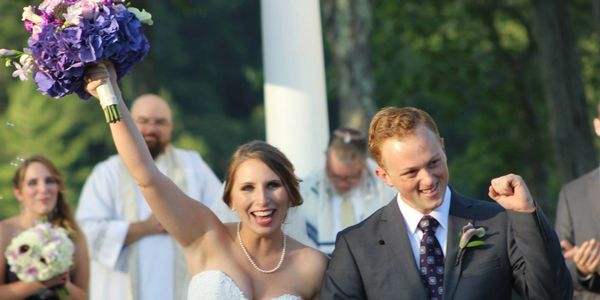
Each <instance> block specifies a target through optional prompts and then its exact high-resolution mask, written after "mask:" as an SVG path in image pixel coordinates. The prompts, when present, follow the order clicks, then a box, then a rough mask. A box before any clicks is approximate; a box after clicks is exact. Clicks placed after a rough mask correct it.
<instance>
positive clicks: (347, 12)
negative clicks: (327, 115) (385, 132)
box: [321, 0, 375, 132]
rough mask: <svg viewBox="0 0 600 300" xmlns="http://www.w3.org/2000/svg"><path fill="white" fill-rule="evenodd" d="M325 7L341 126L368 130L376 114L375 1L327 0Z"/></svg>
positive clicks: (326, 32)
mask: <svg viewBox="0 0 600 300" xmlns="http://www.w3.org/2000/svg"><path fill="white" fill-rule="evenodd" d="M321 7H322V11H323V12H322V14H323V27H324V31H325V36H326V38H327V42H328V46H329V47H328V49H329V52H330V57H331V63H330V68H331V70H330V72H331V74H330V76H328V78H329V85H332V86H333V89H334V90H335V98H336V100H337V103H338V105H337V111H338V116H339V123H340V127H352V128H356V129H360V130H363V131H365V132H366V130H367V129H368V127H369V122H370V120H371V117H372V116H373V115H374V114H375V104H374V101H373V88H374V76H373V72H372V68H371V28H372V24H373V7H372V1H371V0H357V1H348V0H325V1H322V6H321ZM335 119H337V118H335Z"/></svg>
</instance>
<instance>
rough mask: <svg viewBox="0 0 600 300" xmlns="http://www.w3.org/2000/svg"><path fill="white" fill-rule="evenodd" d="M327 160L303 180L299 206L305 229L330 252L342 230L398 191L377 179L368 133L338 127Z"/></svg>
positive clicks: (326, 251)
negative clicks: (368, 147) (370, 154)
mask: <svg viewBox="0 0 600 300" xmlns="http://www.w3.org/2000/svg"><path fill="white" fill-rule="evenodd" d="M325 155H326V156H327V158H326V164H325V167H324V168H323V170H319V171H317V172H315V173H313V174H311V175H309V176H308V177H307V178H304V179H303V181H302V182H301V183H300V193H301V194H302V197H303V198H304V203H303V204H302V205H301V206H300V207H299V210H300V211H301V213H302V215H304V217H305V219H306V231H307V234H308V236H309V238H310V239H311V240H312V241H313V242H314V243H315V245H316V246H317V248H318V249H319V250H321V251H323V252H324V253H326V254H331V253H332V252H333V249H334V246H335V238H336V235H337V233H338V232H339V231H341V230H342V229H344V228H346V227H348V226H351V225H354V224H356V223H358V222H360V221H362V220H364V219H365V218H366V217H368V216H369V215H371V214H372V213H373V212H374V211H376V210H377V209H379V208H380V207H382V206H384V205H385V204H386V203H388V202H389V201H390V199H392V198H393V197H394V195H395V191H394V190H393V189H392V188H390V187H388V186H387V185H385V183H383V182H382V181H381V180H377V177H376V176H375V173H374V170H375V168H376V164H375V163H374V161H373V160H371V159H370V158H368V157H367V138H366V136H365V135H364V134H363V133H362V132H360V131H358V130H355V129H352V128H340V129H336V130H335V131H334V132H333V133H332V135H331V138H330V140H329V146H328V147H327V151H326V152H325Z"/></svg>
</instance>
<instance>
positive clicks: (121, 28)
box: [0, 0, 152, 122]
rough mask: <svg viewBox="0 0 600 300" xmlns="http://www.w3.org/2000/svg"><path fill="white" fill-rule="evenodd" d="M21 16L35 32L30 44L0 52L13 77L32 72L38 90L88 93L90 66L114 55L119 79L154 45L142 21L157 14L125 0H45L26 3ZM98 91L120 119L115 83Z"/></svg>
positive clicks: (109, 114) (108, 111) (110, 115)
mask: <svg viewBox="0 0 600 300" xmlns="http://www.w3.org/2000/svg"><path fill="white" fill-rule="evenodd" d="M22 20H23V22H24V25H25V28H26V29H27V30H28V31H29V32H31V36H30V37H29V40H28V48H25V49H23V51H17V50H6V49H0V58H4V59H5V60H6V66H7V67H8V66H13V67H14V68H15V71H14V72H13V77H19V79H21V80H27V79H28V78H29V75H30V74H32V73H33V79H34V81H35V84H36V86H37V88H38V90H39V91H40V92H42V94H44V95H47V96H50V97H54V98H61V97H64V96H66V95H68V94H71V93H76V94H77V95H79V97H80V98H82V99H88V98H89V97H90V94H88V93H87V92H86V91H85V82H84V80H83V76H84V73H85V68H86V66H88V65H92V64H96V63H100V62H102V61H105V60H110V61H112V63H113V65H114V66H115V69H116V72H117V77H118V78H119V79H120V78H121V77H123V76H124V75H125V74H127V73H128V72H129V71H130V70H131V68H132V67H133V65H135V64H136V63H137V62H139V61H141V60H142V59H143V58H144V57H145V56H146V54H147V53H148V50H149V49H150V44H149V43H148V39H146V36H145V35H144V33H143V32H142V24H141V23H146V24H148V25H152V16H151V15H150V14H149V13H147V12H146V11H144V10H142V11H140V10H139V9H137V8H134V7H127V6H125V4H124V3H123V1H122V0H45V1H44V2H42V4H40V5H39V6H38V7H35V6H27V7H25V8H23V19H22ZM98 93H99V96H100V98H101V99H100V103H101V105H102V107H103V108H104V111H105V116H106V118H107V122H116V121H118V120H119V119H120V116H119V112H118V110H117V107H116V104H117V102H116V97H115V95H114V92H113V91H112V87H111V86H110V83H107V84H105V85H104V86H101V87H100V88H98Z"/></svg>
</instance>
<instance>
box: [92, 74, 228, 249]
mask: <svg viewBox="0 0 600 300" xmlns="http://www.w3.org/2000/svg"><path fill="white" fill-rule="evenodd" d="M109 78H110V82H111V84H112V86H113V89H114V90H115V94H116V95H117V98H118V100H119V104H118V105H119V106H118V107H119V111H120V112H121V121H117V122H115V123H111V124H110V130H111V132H112V136H113V140H114V143H115V146H116V148H117V151H118V152H119V155H120V156H121V159H122V160H123V162H124V163H125V166H126V167H127V170H129V173H130V174H131V175H132V176H133V178H134V179H135V181H136V182H137V184H138V185H139V186H140V189H141V191H142V193H143V194H144V197H145V198H146V201H147V202H148V204H149V205H150V208H151V209H152V212H153V213H154V215H155V216H156V218H157V219H158V221H159V222H160V223H161V225H162V226H163V227H164V228H165V229H166V230H167V231H168V232H169V233H170V234H171V235H172V236H173V237H174V238H175V239H176V240H177V241H178V242H179V243H180V244H181V245H182V246H183V247H188V246H190V245H192V243H194V242H197V241H199V239H201V238H202V236H203V235H204V233H206V232H207V231H209V230H211V229H213V228H215V227H223V224H222V223H221V222H220V220H219V219H218V218H217V217H216V216H215V215H214V214H213V213H212V211H211V210H210V209H208V208H207V207H206V206H204V205H202V204H201V203H199V202H197V201H194V200H193V199H191V198H189V197H188V196H187V195H185V194H184V193H183V191H181V190H180V189H179V188H178V187H177V186H176V185H175V184H174V183H173V182H172V181H171V180H170V179H169V178H168V177H167V176H165V175H163V174H162V173H161V172H160V171H159V170H158V168H157V167H156V165H155V164H154V161H153V159H152V157H151V155H150V152H149V150H148V147H147V146H146V143H145V142H144V140H143V138H142V135H141V134H140V132H139V131H138V129H137V127H136V126H135V124H134V122H133V120H132V118H131V115H130V114H129V110H128V109H127V107H126V105H125V103H124V101H123V99H122V97H121V92H120V90H119V87H118V85H117V80H116V78H117V77H116V74H115V71H114V67H113V66H112V64H110V63H106V64H100V65H97V66H94V67H92V68H90V69H88V70H86V88H87V90H88V92H90V93H91V94H92V95H94V96H96V97H97V93H96V88H97V87H98V86H100V85H101V84H103V83H105V82H107V80H109Z"/></svg>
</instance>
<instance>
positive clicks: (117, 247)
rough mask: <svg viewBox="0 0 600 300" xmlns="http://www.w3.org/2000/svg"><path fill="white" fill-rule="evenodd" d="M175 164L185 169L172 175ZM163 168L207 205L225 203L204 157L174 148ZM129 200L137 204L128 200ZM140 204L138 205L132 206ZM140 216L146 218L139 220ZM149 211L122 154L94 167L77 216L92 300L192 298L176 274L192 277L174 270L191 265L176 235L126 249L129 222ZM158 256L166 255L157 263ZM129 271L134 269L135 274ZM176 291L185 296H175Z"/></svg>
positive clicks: (143, 241) (162, 158)
mask: <svg viewBox="0 0 600 300" xmlns="http://www.w3.org/2000/svg"><path fill="white" fill-rule="evenodd" d="M173 153H174V155H173ZM165 160H167V161H170V162H169V163H167V162H166V161H165ZM173 162H174V163H173ZM174 164H177V165H178V167H177V168H176V169H178V170H179V171H177V172H173V171H167V169H169V170H172V169H173V168H171V167H169V168H167V165H174ZM157 165H158V166H159V168H160V169H161V171H163V172H164V173H165V174H166V175H168V176H170V177H171V179H172V180H173V181H174V182H175V183H176V184H178V185H179V186H180V187H183V191H184V192H186V194H188V196H190V197H191V198H193V199H195V200H197V201H198V202H201V203H202V204H204V205H206V206H207V207H212V205H213V204H214V202H220V201H219V199H220V198H221V194H222V191H223V187H222V184H221V182H220V181H219V179H218V178H217V177H216V176H215V174H214V173H213V172H212V170H211V169H210V168H209V166H208V165H207V164H206V163H205V162H204V160H202V158H201V157H200V155H198V153H196V152H194V151H189V150H183V149H177V148H173V147H169V150H167V154H162V155H160V156H159V157H158V159H157ZM183 177H185V179H183ZM126 189H128V190H126ZM125 198H126V199H130V200H131V201H124V200H123V199H125ZM134 200H135V201H137V202H132V201H134ZM136 206H137V207H136ZM138 213H139V214H141V215H140V216H139V217H138V216H137V214H138ZM149 213H151V212H150V208H149V207H148V205H147V204H146V203H145V201H144V199H143V196H142V194H141V191H140V190H139V188H138V186H137V184H136V183H135V182H134V181H133V179H132V178H131V177H130V176H129V173H128V172H127V171H126V170H125V167H124V165H123V163H122V161H121V158H120V157H119V156H118V155H113V156H111V157H110V158H108V159H106V160H105V161H102V162H100V163H98V164H97V165H96V166H95V167H94V170H93V171H92V173H90V175H89V177H88V178H87V180H86V182H85V184H84V186H83V189H82V191H81V194H80V197H79V203H78V207H77V212H76V219H77V222H78V223H79V224H80V226H81V228H82V230H83V231H84V232H85V235H86V237H87V241H88V249H89V254H90V259H91V262H90V278H91V282H92V284H90V289H89V298H90V300H105V299H111V300H127V299H130V298H135V300H137V299H141V298H145V299H143V300H149V299H156V300H159V299H160V300H175V299H176V300H181V299H185V298H186V297H185V293H186V289H185V285H186V284H187V281H186V279H185V278H181V277H180V278H173V275H174V274H185V275H186V276H187V272H183V273H182V272H179V271H176V272H175V273H174V272H173V270H174V269H175V268H177V270H183V268H184V267H185V266H184V264H183V262H182V260H181V259H179V260H178V262H176V260H175V257H176V256H178V257H182V256H183V255H177V254H176V253H175V249H176V248H175V246H174V245H175V242H174V241H173V239H172V237H170V236H168V235H164V234H163V235H152V236H148V237H144V238H142V239H141V240H139V241H137V242H135V243H132V244H130V245H128V246H125V245H124V241H125V238H126V235H127V231H128V227H129V223H130V221H129V220H138V219H145V218H147V216H148V214H149ZM131 246H133V247H131ZM130 248H131V251H129V249H130ZM134 248H139V249H134ZM177 251H179V250H177ZM130 252H131V253H130ZM136 252H137V253H138V254H137V256H138V259H135V258H133V259H129V257H130V256H131V257H135V256H136ZM163 254H164V255H163ZM147 255H151V256H147ZM153 255H160V256H158V257H155V259H153V257H154V256H153ZM130 262H132V263H133V264H136V262H137V265H138V267H135V266H130V265H129V263H130ZM173 265H176V267H173ZM180 266H181V267H180ZM129 269H131V270H132V271H133V273H132V274H131V275H132V276H130V274H129V273H130V272H129ZM161 270H162V271H161ZM142 272H143V273H142ZM149 272H157V273H149ZM138 279H139V280H142V281H143V282H141V283H138V284H141V285H142V286H139V287H135V288H134V289H130V282H133V283H135V282H139V280H138ZM163 282H164V284H163ZM174 282H178V283H184V285H183V288H179V287H180V286H182V284H177V285H175V284H174ZM130 290H132V291H134V292H132V291H130ZM171 291H173V292H171ZM175 291H177V292H175ZM134 293H135V294H134ZM176 293H178V294H180V295H181V296H179V295H178V298H175V294H176ZM136 294H137V297H136Z"/></svg>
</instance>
